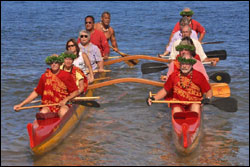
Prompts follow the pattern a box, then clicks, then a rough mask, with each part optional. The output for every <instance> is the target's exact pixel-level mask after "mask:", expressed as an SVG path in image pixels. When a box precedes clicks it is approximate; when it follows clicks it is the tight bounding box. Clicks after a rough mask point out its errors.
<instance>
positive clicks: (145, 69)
mask: <svg viewBox="0 0 250 167" xmlns="http://www.w3.org/2000/svg"><path fill="white" fill-rule="evenodd" d="M166 68H168V66H167V65H166V64H164V63H143V64H142V65H141V72H142V73H143V74H149V73H155V72H159V71H162V70H165V69H166Z"/></svg>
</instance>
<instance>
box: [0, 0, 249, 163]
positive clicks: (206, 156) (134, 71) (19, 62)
mask: <svg viewBox="0 0 250 167" xmlns="http://www.w3.org/2000/svg"><path fill="white" fill-rule="evenodd" d="M186 6H188V7H190V8H191V9H192V10H193V11H194V12H195V15H194V19H195V20H197V21H199V22H200V23H201V24H202V25H203V26H204V27H205V28H206V31H207V33H206V36H205V39H204V40H203V41H204V42H206V41H208V42H209V41H225V42H224V43H222V44H214V45H204V50H205V51H211V50H222V49H224V50H226V51H227V56H228V57H227V60H224V61H220V62H219V63H218V65H217V66H216V67H215V68H213V67H210V66H207V67H206V68H207V71H208V72H211V71H227V72H228V73H229V74H230V75H231V83H230V88H231V95H232V97H234V98H236V99H237V100H238V111H237V112H236V113H227V112H223V111H220V110H219V109H217V108H215V107H213V106H205V108H204V135H203V138H202V140H201V143H200V145H199V147H198V149H197V150H196V151H195V152H194V154H192V155H190V156H188V157H183V156H180V155H178V154H177V153H176V151H175V148H174V146H173V141H172V136H171V135H172V134H171V117H170V110H169V109H167V108H166V106H165V105H163V104H159V105H153V106H151V107H147V105H146V103H145V98H146V97H147V96H148V92H149V91H152V92H157V91H158V90H159V88H157V87H153V86H151V85H144V84H138V83H121V84H116V85H112V86H109V87H103V88H99V89H96V90H95V93H94V94H95V95H96V96H101V99H100V100H99V103H100V104H101V108H99V109H94V108H89V109H87V113H86V114H85V116H84V117H83V119H82V120H81V121H80V123H79V125H78V126H77V127H76V128H75V130H74V131H73V132H72V133H71V134H70V135H69V136H68V137H67V138H66V139H65V140H64V141H63V142H62V143H61V144H60V145H59V146H58V147H56V148H55V149H54V150H52V151H51V152H49V153H47V154H45V155H44V156H42V157H34V156H32V154H31V153H30V150H29V139H28V134H27V130H26V125H27V123H28V122H32V121H33V119H34V116H35V113H36V111H35V110H23V111H20V112H14V111H13V109H12V108H13V105H15V104H17V103H20V102H21V101H22V100H23V99H24V98H26V97H27V96H28V95H29V93H30V92H31V91H32V89H33V88H34V87H35V86H36V84H37V82H38V80H39V77H40V75H41V74H42V73H43V72H44V71H45V69H46V68H47V65H46V64H45V63H44V60H45V57H47V56H48V55H51V54H53V53H57V54H60V53H61V52H63V51H64V49H65V43H66V41H67V40H68V39H69V38H71V37H77V35H78V32H79V31H80V30H81V29H84V26H83V22H84V17H85V16H87V15H93V16H94V17H95V18H96V21H100V15H101V13H102V12H103V11H106V10H107V11H109V12H110V13H111V19H112V20H111V26H112V27H113V28H114V29H115V32H116V39H117V41H118V46H119V49H120V51H122V52H124V53H127V54H131V55H135V54H144V55H151V56H155V55H156V54H157V53H163V51H164V48H165V45H166V43H167V41H168V38H169V35H170V33H171V30H172V28H173V27H174V25H175V24H176V22H177V21H178V20H179V19H180V16H179V12H180V11H181V10H182V9H183V8H184V7H186ZM229 11H230V12H229ZM248 25H249V2H226V1H223V2H163V1H160V2H2V3H1V165H8V166H9V165H25V166H31V165H51V166H52V165H53V166H54V165H112V166H113V165H131V166H132V165H197V166H203V165H204V166H205V165H244V166H247V165H249V26H248ZM111 56H117V54H116V53H114V52H111ZM144 62H147V60H141V61H140V64H138V65H137V66H135V68H129V67H128V66H127V65H126V64H125V63H118V64H113V65H111V66H110V67H108V68H109V69H111V70H112V72H111V73H110V74H108V76H110V77H111V78H112V79H115V78H125V77H136V78H145V79H151V80H156V81H159V76H160V74H163V73H165V72H159V73H154V74H147V75H142V74H141V71H140V65H141V64H142V63H144Z"/></svg>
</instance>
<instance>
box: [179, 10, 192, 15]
mask: <svg viewBox="0 0 250 167" xmlns="http://www.w3.org/2000/svg"><path fill="white" fill-rule="evenodd" d="M193 14H194V12H193V11H192V10H191V11H188V12H185V11H181V12H180V15H181V16H193Z"/></svg>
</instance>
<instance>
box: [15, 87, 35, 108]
mask: <svg viewBox="0 0 250 167" xmlns="http://www.w3.org/2000/svg"><path fill="white" fill-rule="evenodd" d="M37 96H38V93H36V91H35V90H34V91H33V92H31V94H30V95H29V96H28V97H27V98H26V99H25V100H24V101H23V102H21V103H20V104H17V105H15V106H14V107H13V109H14V110H18V108H20V107H22V106H24V105H25V104H28V103H30V102H31V101H32V100H34V99H35V98H36V97H37Z"/></svg>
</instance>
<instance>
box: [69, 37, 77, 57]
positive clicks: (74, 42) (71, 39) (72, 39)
mask: <svg viewBox="0 0 250 167" xmlns="http://www.w3.org/2000/svg"><path fill="white" fill-rule="evenodd" d="M69 42H73V44H74V45H75V47H76V56H77V57H78V56H79V52H80V48H79V46H78V44H77V42H76V40H75V39H74V38H70V39H69V40H68V41H67V43H66V50H68V44H69Z"/></svg>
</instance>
